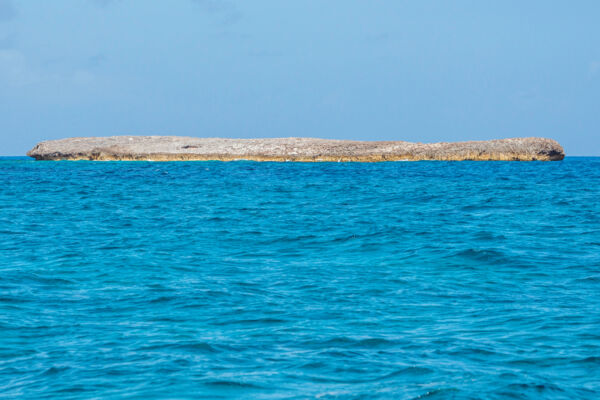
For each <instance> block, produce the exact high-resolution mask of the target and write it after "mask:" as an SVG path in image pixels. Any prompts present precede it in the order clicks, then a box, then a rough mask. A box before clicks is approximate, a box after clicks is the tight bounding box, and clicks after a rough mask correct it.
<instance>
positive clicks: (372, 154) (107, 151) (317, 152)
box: [27, 136, 565, 162]
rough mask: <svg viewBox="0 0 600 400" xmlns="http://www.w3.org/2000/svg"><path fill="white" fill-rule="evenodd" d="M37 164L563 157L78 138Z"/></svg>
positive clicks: (412, 147)
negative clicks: (71, 162) (58, 161)
mask: <svg viewBox="0 0 600 400" xmlns="http://www.w3.org/2000/svg"><path fill="white" fill-rule="evenodd" d="M27 155H28V156H30V157H33V158H35V159H36V160H123V161H133V160H152V161H194V160H198V161H200V160H221V161H233V160H254V161H363V162H372V161H400V160H407V161H417V160H442V161H460V160H498V161H532V160H540V161H554V160H562V159H563V158H564V156H565V153H564V150H563V148H562V147H561V146H560V144H558V142H556V141H555V140H552V139H544V138H514V139H501V140H488V141H473V142H453V143H411V142H403V141H385V142H384V141H381V142H361V141H351V140H329V139H313V138H281V139H220V138H193V137H178V136H113V137H80V138H70V139H61V140H50V141H46V142H41V143H39V144H38V145H36V146H35V147H34V148H33V149H31V150H30V151H29V152H28V153H27Z"/></svg>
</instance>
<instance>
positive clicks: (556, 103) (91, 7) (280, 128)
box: [0, 0, 600, 155]
mask: <svg viewBox="0 0 600 400" xmlns="http://www.w3.org/2000/svg"><path fill="white" fill-rule="evenodd" d="M0 121H1V122H0V154H4V155H21V154H24V153H25V152H26V151H27V150H28V149H29V148H31V147H33V145H35V143H36V142H38V141H40V140H45V139H55V138H62V137H70V136H109V135H121V134H136V135H150V134H160V135H184V136H212V137H214V136H223V137H285V136H312V137H323V138H347V139H365V140H392V139H397V140H410V141H423V142H430V141H452V140H471V139H491V138H501V137H515V136H545V137H551V138H554V139H557V140H559V141H560V142H561V143H562V144H563V145H564V147H565V150H566V151H567V154H568V155H600V1H598V0H590V1H585V0H579V1H576V2H568V1H549V0H544V1H533V0H529V1H521V0H520V1H507V0H502V1H494V2H491V1H481V0H473V1H445V0H444V1H424V0H414V1H402V0H360V1H359V0H298V1H294V0H252V1H250V0H244V1H234V0H223V1H219V0H169V1H166V0H52V1H49V0H0Z"/></svg>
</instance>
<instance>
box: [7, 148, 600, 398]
mask: <svg viewBox="0 0 600 400" xmlns="http://www.w3.org/2000/svg"><path fill="white" fill-rule="evenodd" d="M0 398H20V399H54V398H56V399H92V398H97V399H106V398H129V399H136V398H139V399H165V398H168V399H188V398H189V399H192V398H193V399H202V398H205V399H233V398H243V399H304V398H319V399H510V398H515V399H575V398H577V399H598V398H600V158H576V157H567V158H566V159H565V160H564V161H562V162H546V163H543V162H389V163H268V162H267V163H258V162H245V161H240V162H229V163H223V162H165V163H152V162H85V161H83V162H35V161H31V160H30V159H26V158H2V159H0Z"/></svg>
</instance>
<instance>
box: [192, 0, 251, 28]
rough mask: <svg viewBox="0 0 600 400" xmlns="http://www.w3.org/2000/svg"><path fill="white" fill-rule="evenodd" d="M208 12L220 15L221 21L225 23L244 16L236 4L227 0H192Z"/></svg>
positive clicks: (235, 20) (230, 22)
mask: <svg viewBox="0 0 600 400" xmlns="http://www.w3.org/2000/svg"><path fill="white" fill-rule="evenodd" d="M192 2H193V3H195V4H197V5H198V7H199V8H200V9H201V10H202V11H204V12H205V13H207V14H213V15H215V16H218V17H219V21H220V22H221V23H223V24H225V25H229V24H233V23H235V22H237V21H239V20H240V19H241V18H242V13H241V11H240V10H238V8H237V7H236V5H235V4H234V3H232V2H230V1H226V0H192Z"/></svg>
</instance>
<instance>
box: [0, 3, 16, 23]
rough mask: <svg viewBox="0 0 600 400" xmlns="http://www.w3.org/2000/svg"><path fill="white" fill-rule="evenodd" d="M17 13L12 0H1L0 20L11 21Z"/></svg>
mask: <svg viewBox="0 0 600 400" xmlns="http://www.w3.org/2000/svg"><path fill="white" fill-rule="evenodd" d="M16 15H17V10H16V9H15V6H14V5H13V3H12V1H11V0H0V22H4V21H10V20H11V19H13V18H14V17H15V16H16Z"/></svg>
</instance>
